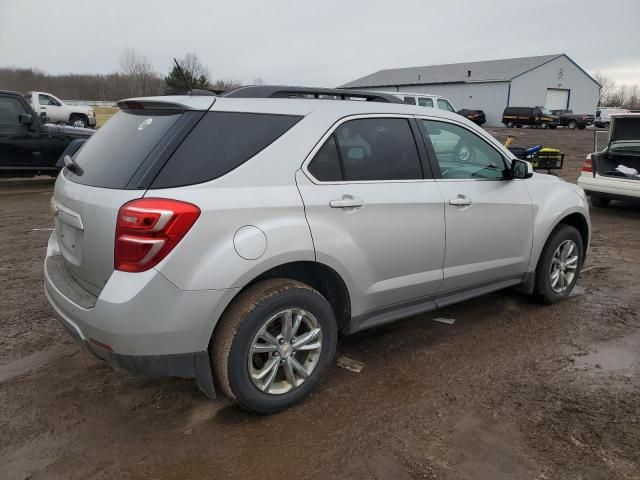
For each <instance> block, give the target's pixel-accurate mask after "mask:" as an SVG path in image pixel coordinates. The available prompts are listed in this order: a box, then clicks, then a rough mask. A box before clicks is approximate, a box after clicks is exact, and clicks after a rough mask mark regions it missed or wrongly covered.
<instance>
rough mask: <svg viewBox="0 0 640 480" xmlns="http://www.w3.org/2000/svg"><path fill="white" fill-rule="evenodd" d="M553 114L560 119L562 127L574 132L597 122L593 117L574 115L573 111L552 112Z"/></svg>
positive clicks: (580, 114)
mask: <svg viewBox="0 0 640 480" xmlns="http://www.w3.org/2000/svg"><path fill="white" fill-rule="evenodd" d="M551 113H552V114H554V115H556V116H557V117H558V119H559V120H560V126H561V127H568V128H570V129H572V130H573V129H575V128H579V129H583V128H587V127H588V126H589V125H593V122H594V121H595V117H594V116H593V115H588V114H584V113H573V110H551Z"/></svg>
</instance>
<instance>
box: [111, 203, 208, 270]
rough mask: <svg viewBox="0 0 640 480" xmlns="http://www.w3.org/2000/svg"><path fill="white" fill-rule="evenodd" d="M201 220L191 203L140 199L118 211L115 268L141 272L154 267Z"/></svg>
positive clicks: (197, 209) (198, 210) (196, 208)
mask: <svg viewBox="0 0 640 480" xmlns="http://www.w3.org/2000/svg"><path fill="white" fill-rule="evenodd" d="M199 216H200V209H199V208H198V207H196V206H195V205H192V204H191V203H186V202H180V201H177V200H168V199H164V198H142V199H139V200H133V201H131V202H129V203H125V204H124V205H123V206H122V207H120V210H119V211H118V220H117V222H116V244H115V252H114V268H115V269H116V270H122V271H123V272H144V271H145V270H149V269H150V268H151V267H153V266H155V265H157V264H158V263H159V262H160V261H161V260H162V259H163V258H164V257H166V256H167V255H168V254H169V252H171V250H173V248H174V247H175V246H176V245H177V244H178V243H179V242H180V240H182V238H183V237H184V236H185V235H186V234H187V232H188V231H189V229H190V228H191V227H192V226H193V224H194V223H195V221H196V220H197V219H198V217H199Z"/></svg>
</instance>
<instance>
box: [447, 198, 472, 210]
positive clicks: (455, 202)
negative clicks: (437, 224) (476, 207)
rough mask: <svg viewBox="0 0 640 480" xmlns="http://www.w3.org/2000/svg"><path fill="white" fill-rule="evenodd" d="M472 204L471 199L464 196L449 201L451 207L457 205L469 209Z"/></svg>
mask: <svg viewBox="0 0 640 480" xmlns="http://www.w3.org/2000/svg"><path fill="white" fill-rule="evenodd" d="M472 203H473V202H472V201H471V199H470V198H467V197H465V196H464V195H458V196H457V197H456V198H451V199H450V200H449V205H455V206H456V207H467V206H469V205H471V204H472Z"/></svg>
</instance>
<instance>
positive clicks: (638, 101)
mask: <svg viewBox="0 0 640 480" xmlns="http://www.w3.org/2000/svg"><path fill="white" fill-rule="evenodd" d="M624 107H625V108H628V109H630V110H637V109H638V108H640V88H639V87H638V85H631V86H630V87H629V90H628V91H627V101H626V102H625V104H624Z"/></svg>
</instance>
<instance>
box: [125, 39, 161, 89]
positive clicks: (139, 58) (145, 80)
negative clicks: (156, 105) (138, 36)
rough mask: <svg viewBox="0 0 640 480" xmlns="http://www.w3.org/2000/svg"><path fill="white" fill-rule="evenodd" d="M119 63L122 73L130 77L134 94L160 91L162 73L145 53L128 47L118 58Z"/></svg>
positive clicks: (130, 84)
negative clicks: (159, 72)
mask: <svg viewBox="0 0 640 480" xmlns="http://www.w3.org/2000/svg"><path fill="white" fill-rule="evenodd" d="M118 64H119V66H120V70H121V71H122V73H123V74H124V75H125V76H126V77H128V79H129V86H130V90H131V93H130V94H131V95H132V96H138V95H156V94H158V93H160V85H159V82H158V81H157V80H158V79H159V78H160V75H159V74H158V72H156V70H155V69H154V68H153V65H151V62H149V59H148V58H147V57H146V56H145V55H142V54H139V53H138V52H136V50H135V49H133V48H131V47H127V48H125V49H124V51H123V52H122V54H121V55H120V57H119V58H118Z"/></svg>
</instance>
